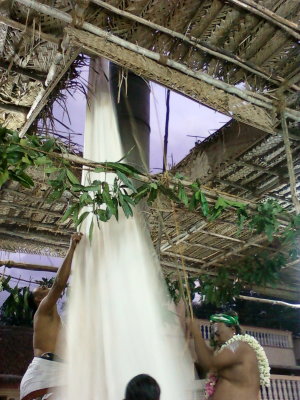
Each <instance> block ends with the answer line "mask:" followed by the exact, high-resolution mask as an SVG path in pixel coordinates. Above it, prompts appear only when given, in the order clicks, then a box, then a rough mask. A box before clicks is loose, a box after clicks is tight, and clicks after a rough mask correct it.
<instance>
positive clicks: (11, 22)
mask: <svg viewBox="0 0 300 400" xmlns="http://www.w3.org/2000/svg"><path fill="white" fill-rule="evenodd" d="M0 23H2V24H5V25H7V26H9V27H10V28H13V29H17V30H19V31H22V32H27V33H28V35H30V36H32V35H34V36H35V37H36V38H37V39H43V40H45V41H47V42H50V43H53V44H56V45H59V43H60V42H61V37H57V36H53V35H49V34H48V33H44V32H42V31H41V30H35V29H32V28H30V27H29V26H27V25H23V24H21V23H20V22H17V21H14V20H13V19H11V18H7V17H4V16H3V15H0Z"/></svg>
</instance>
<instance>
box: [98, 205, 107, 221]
mask: <svg viewBox="0 0 300 400" xmlns="http://www.w3.org/2000/svg"><path fill="white" fill-rule="evenodd" d="M96 214H97V215H98V217H99V219H100V221H103V222H106V221H108V220H109V216H108V215H107V212H106V210H102V209H100V208H99V209H98V210H96Z"/></svg>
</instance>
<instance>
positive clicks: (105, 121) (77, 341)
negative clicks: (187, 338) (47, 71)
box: [63, 59, 193, 400]
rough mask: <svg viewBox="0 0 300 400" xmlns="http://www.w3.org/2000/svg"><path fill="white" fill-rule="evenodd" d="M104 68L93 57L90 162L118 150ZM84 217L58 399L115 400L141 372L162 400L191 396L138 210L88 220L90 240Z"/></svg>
mask: <svg viewBox="0 0 300 400" xmlns="http://www.w3.org/2000/svg"><path fill="white" fill-rule="evenodd" d="M104 72H105V73H104ZM107 74H108V63H107V62H104V61H101V60H100V59H96V60H95V61H93V62H92V66H91V69H90V82H89V84H90V98H89V104H88V106H87V117H86V129H85V145H84V156H85V157H86V158H88V159H92V160H96V161H105V160H106V161H117V160H119V159H120V158H121V157H122V156H123V151H122V149H121V144H120V139H119V134H118V130H117V124H116V121H115V116H114V112H113V106H112V101H111V97H110V91H109V85H108V80H107V78H108V76H107ZM129 89H130V88H129ZM98 177H99V175H98ZM91 178H92V179H94V176H92V177H91ZM102 178H103V174H102ZM84 179H85V181H87V177H85V178H84ZM109 179H112V178H109ZM89 223H90V221H85V222H84V224H83V227H82V231H83V233H84V234H85V236H84V238H83V239H82V241H81V242H80V244H79V246H78V248H77V250H76V254H75V257H74V261H73V277H72V285H71V287H72V288H71V294H70V299H69V304H68V309H67V312H68V324H67V332H66V339H67V348H66V358H67V362H68V373H67V377H66V384H67V386H68V389H67V392H66V393H64V396H63V398H64V399H65V400H71V399H72V400H82V399H86V400H96V399H97V400H122V399H123V398H124V391H125V387H126V384H127V383H128V381H129V380H130V379H131V378H133V377H134V376H135V375H137V374H140V373H147V374H150V375H151V376H153V377H154V378H155V379H156V380H157V381H158V382H159V384H160V386H161V390H162V396H161V400H188V399H191V398H192V393H191V389H190V388H191V387H192V386H193V385H192V381H193V362H192V360H191V358H190V356H189V354H188V352H187V351H186V350H187V349H186V345H185V342H184V338H183V333H182V331H181V329H180V327H179V322H178V320H177V317H176V316H175V313H174V310H173V309H172V307H170V306H169V308H167V307H166V305H167V302H168V298H167V293H166V289H165V286H164V281H163V278H162V276H161V273H160V266H159V262H158V260H157V257H156V254H155V251H154V248H153V245H152V243H151V241H150V238H149V236H148V233H147V232H146V229H145V226H144V225H143V223H142V219H141V218H140V216H139V214H138V212H135V216H134V218H130V219H126V218H125V217H124V216H123V213H122V212H120V218H119V222H116V221H115V220H114V218H113V219H112V220H110V221H109V222H106V223H101V225H100V229H99V228H98V227H97V224H96V223H95V224H94V233H93V239H92V242H91V243H90V242H89V240H88V237H87V236H88V228H89Z"/></svg>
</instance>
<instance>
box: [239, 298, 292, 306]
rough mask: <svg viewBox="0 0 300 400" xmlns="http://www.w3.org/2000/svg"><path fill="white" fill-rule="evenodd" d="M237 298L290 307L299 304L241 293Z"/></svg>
mask: <svg viewBox="0 0 300 400" xmlns="http://www.w3.org/2000/svg"><path fill="white" fill-rule="evenodd" d="M238 298H239V299H241V300H246V301H255V302H257V303H265V304H271V305H272V306H285V307H290V308H300V304H291V303H286V302H285V301H281V300H270V299H261V298H258V297H250V296H242V295H240V296H239V297H238Z"/></svg>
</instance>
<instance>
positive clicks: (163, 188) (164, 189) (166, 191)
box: [150, 183, 180, 203]
mask: <svg viewBox="0 0 300 400" xmlns="http://www.w3.org/2000/svg"><path fill="white" fill-rule="evenodd" d="M151 185H152V183H151V184H150V188H154V186H151ZM158 189H159V191H160V192H162V193H163V194H164V195H165V196H167V197H168V198H169V199H170V200H174V201H175V202H176V203H178V202H179V201H180V200H179V198H178V197H177V196H176V194H175V193H174V192H173V190H171V189H170V188H168V187H166V186H164V185H161V184H160V185H159V186H158Z"/></svg>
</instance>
